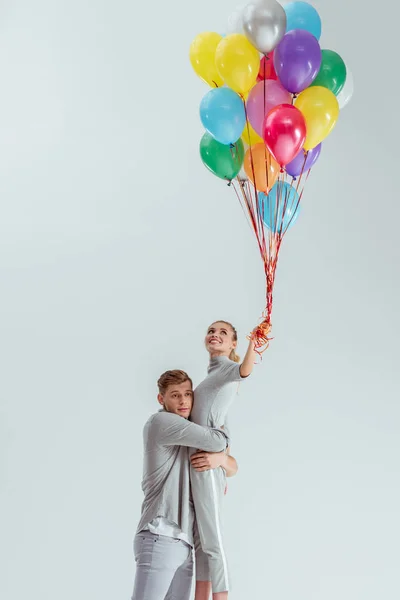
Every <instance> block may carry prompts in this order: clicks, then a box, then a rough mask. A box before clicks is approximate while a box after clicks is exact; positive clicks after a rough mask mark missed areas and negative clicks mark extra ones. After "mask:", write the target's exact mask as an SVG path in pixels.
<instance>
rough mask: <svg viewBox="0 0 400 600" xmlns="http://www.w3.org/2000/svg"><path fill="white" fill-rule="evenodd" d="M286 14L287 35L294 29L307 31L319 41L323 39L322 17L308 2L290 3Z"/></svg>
mask: <svg viewBox="0 0 400 600" xmlns="http://www.w3.org/2000/svg"><path fill="white" fill-rule="evenodd" d="M284 9H285V12H286V21H287V22H286V33H287V32H288V31H292V30H293V29H305V30H306V31H308V32H309V33H312V34H313V36H314V37H316V38H317V40H319V38H320V37H321V17H320V16H319V14H318V12H317V10H316V9H315V8H314V7H313V6H311V4H308V2H289V4H286V5H285V6H284Z"/></svg>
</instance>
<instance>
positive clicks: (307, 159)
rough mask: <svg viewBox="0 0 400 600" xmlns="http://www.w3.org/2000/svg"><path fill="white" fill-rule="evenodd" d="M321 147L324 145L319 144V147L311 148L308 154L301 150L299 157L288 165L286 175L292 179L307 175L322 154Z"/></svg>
mask: <svg viewBox="0 0 400 600" xmlns="http://www.w3.org/2000/svg"><path fill="white" fill-rule="evenodd" d="M321 147H322V145H321V144H318V146H315V148H311V150H308V152H306V151H305V150H300V152H299V153H298V154H297V156H295V157H294V159H293V160H292V161H290V163H289V164H287V165H286V167H285V170H286V173H287V174H288V175H291V176H292V177H298V176H299V175H301V174H302V173H306V172H307V171H308V170H309V169H311V167H312V166H313V165H315V163H316V162H317V160H318V158H319V155H320V154H321Z"/></svg>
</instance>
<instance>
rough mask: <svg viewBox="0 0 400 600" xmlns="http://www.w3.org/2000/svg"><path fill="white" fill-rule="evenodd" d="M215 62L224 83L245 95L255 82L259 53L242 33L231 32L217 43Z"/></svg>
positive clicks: (258, 66) (258, 65)
mask: <svg viewBox="0 0 400 600" xmlns="http://www.w3.org/2000/svg"><path fill="white" fill-rule="evenodd" d="M215 64H216V65H217V68H218V71H219V73H220V75H221V77H222V78H223V80H224V81H225V83H226V85H227V86H228V87H230V88H231V89H232V90H234V91H235V92H237V93H238V94H241V95H242V96H245V95H246V94H247V93H248V92H249V90H250V89H251V88H252V87H253V85H254V84H255V82H256V79H257V75H258V71H259V68H260V55H259V53H258V50H256V49H255V48H254V46H252V45H251V44H250V42H249V41H248V39H247V38H246V37H245V36H244V35H241V34H240V33H233V34H231V35H227V36H226V37H224V38H223V39H222V40H221V41H220V43H219V44H218V48H217V51H216V53H215Z"/></svg>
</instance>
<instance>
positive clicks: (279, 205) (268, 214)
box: [258, 181, 300, 234]
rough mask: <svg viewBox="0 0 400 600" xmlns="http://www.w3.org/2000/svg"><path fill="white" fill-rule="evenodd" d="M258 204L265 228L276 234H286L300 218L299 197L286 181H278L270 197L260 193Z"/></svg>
mask: <svg viewBox="0 0 400 600" xmlns="http://www.w3.org/2000/svg"><path fill="white" fill-rule="evenodd" d="M258 203H259V209H260V214H261V217H262V219H263V221H264V224H265V226H266V227H268V229H269V230H270V231H273V232H274V233H280V234H283V233H285V231H287V230H288V229H290V227H291V226H292V225H293V223H294V222H295V221H296V219H297V217H298V216H299V210H300V204H299V195H298V193H297V192H296V188H295V187H293V186H291V185H290V183H286V182H285V181H277V182H276V183H275V185H274V186H273V188H272V190H271V191H270V193H269V194H268V196H266V195H265V194H264V193H263V192H259V194H258Z"/></svg>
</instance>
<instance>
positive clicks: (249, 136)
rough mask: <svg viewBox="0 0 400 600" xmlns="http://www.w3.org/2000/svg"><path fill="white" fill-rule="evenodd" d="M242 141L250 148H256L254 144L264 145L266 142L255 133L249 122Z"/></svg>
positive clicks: (245, 127)
mask: <svg viewBox="0 0 400 600" xmlns="http://www.w3.org/2000/svg"><path fill="white" fill-rule="evenodd" d="M242 140H243V141H244V142H245V143H246V144H247V145H248V146H254V144H260V143H264V140H263V139H262V138H261V137H260V136H259V135H258V134H257V133H256V132H255V131H254V129H253V128H252V126H251V125H250V123H249V122H247V123H246V125H245V126H244V129H243V133H242Z"/></svg>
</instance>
